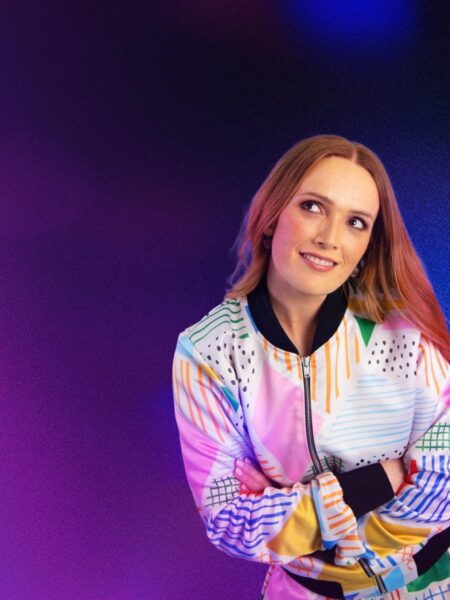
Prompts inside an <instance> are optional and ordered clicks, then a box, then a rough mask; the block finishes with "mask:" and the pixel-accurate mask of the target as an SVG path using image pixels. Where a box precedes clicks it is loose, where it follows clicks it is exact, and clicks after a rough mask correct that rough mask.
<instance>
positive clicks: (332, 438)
mask: <svg viewBox="0 0 450 600" xmlns="http://www.w3.org/2000/svg"><path fill="white" fill-rule="evenodd" d="M361 306H362V305H361V302H360V301H359V299H358V294H357V293H356V292H354V293H353V294H352V295H351V296H350V298H349V299H348V300H347V298H346V296H345V295H344V292H343V289H342V288H340V289H339V290H336V291H335V292H333V293H332V294H329V295H328V296H327V297H326V300H325V301H324V303H323V305H322V307H321V309H320V312H319V318H318V325H317V330H316V333H315V338H314V342H313V348H312V353H311V355H310V356H308V357H300V356H299V354H298V351H297V349H296V348H295V346H294V345H293V344H292V342H291V340H290V339H289V338H288V336H287V335H286V333H285V332H284V330H283V328H282V327H281V325H280V323H279V321H278V320H277V317H276V315H275V313H274V311H273V309H272V307H271V304H270V300H269V296H268V292H267V285H266V282H265V278H263V280H262V281H261V282H260V285H259V286H258V287H257V289H256V290H254V291H253V292H252V293H251V294H249V295H248V296H246V297H242V298H239V299H237V300H234V301H231V300H225V301H224V302H222V303H221V304H219V305H218V306H216V307H215V308H213V309H212V310H211V311H210V312H209V313H208V314H207V315H206V316H205V317H203V318H202V319H201V320H200V321H199V322H198V323H196V324H195V325H192V326H191V327H188V328H187V329H186V330H185V331H184V332H183V333H181V334H180V336H179V338H178V344H177V348H176V353H175V357H174V362H173V387H174V398H175V416H176V420H177V424H178V429H179V434H180V441H181V449H182V455H183V460H184V465H185V469H186V475H187V479H188V482H189V485H190V488H191V491H192V494H193V496H194V499H195V503H196V505H197V509H198V511H199V513H200V515H201V517H202V518H203V521H204V523H205V526H206V532H207V535H208V537H209V539H210V540H211V542H212V543H213V544H214V545H215V546H217V547H218V548H220V549H221V550H223V551H224V552H226V553H227V554H229V555H231V556H235V557H239V558H245V559H248V560H252V561H259V562H262V563H267V564H270V565H271V567H270V569H269V574H268V577H267V578H266V582H265V586H264V588H266V587H267V585H268V580H269V576H273V573H274V571H276V572H278V571H279V574H280V573H282V574H283V576H285V577H287V578H288V579H290V580H292V579H295V580H296V581H297V582H298V583H300V584H301V585H302V586H304V587H306V588H309V589H310V590H314V591H315V592H317V593H319V594H322V595H324V596H328V597H331V598H346V599H352V600H359V599H362V598H370V597H372V596H374V595H379V594H381V593H385V592H390V591H393V590H398V589H399V588H402V589H403V588H404V586H408V584H409V586H408V587H407V588H405V589H423V588H425V589H426V587H427V585H428V584H429V583H430V581H436V580H442V581H444V580H445V585H447V582H450V579H447V578H448V577H450V566H449V564H450V558H449V554H448V553H447V549H448V547H449V545H450V420H449V411H448V407H449V406H450V383H449V372H450V370H449V364H448V363H447V362H446V360H445V359H444V358H443V356H442V355H441V354H440V352H439V351H438V350H437V349H436V347H435V346H434V345H433V344H431V343H430V342H429V341H427V340H426V339H425V338H424V337H423V336H422V335H421V333H420V332H419V331H418V330H417V329H416V328H415V327H414V326H412V325H411V324H410V323H409V322H408V321H406V320H405V319H404V318H403V317H402V316H401V314H400V312H399V311H398V310H397V309H396V308H395V307H390V309H389V313H388V316H387V318H386V319H385V321H384V322H383V323H381V324H376V323H374V322H372V321H370V320H369V319H368V318H367V315H364V313H363V312H362V309H361ZM402 456H403V459H404V464H405V466H406V468H407V479H406V481H405V483H404V484H403V486H402V487H401V488H400V489H399V490H397V493H396V495H394V492H393V490H392V487H391V485H390V483H389V479H388V478H387V476H386V474H385V471H384V469H383V467H382V466H381V464H380V463H381V462H383V461H386V460H389V459H395V458H399V457H402ZM244 457H249V458H250V459H251V460H252V461H253V462H254V463H255V465H258V466H259V468H260V469H261V470H262V471H263V472H264V474H265V475H266V477H267V478H269V479H270V480H272V481H273V486H271V487H267V488H266V489H264V491H263V492H261V493H247V494H244V493H240V486H239V481H238V480H237V479H235V477H234V475H233V471H234V463H235V459H237V458H244ZM430 567H433V568H432V569H431V570H430ZM281 569H282V570H283V571H280V570H281ZM274 579H276V578H274ZM412 582H414V583H412ZM291 583H292V581H291ZM297 585H298V584H297ZM264 588H263V591H264ZM448 588H449V598H450V584H449V585H448ZM445 589H447V588H445ZM270 597H271V598H272V597H277V596H276V594H275V595H274V594H273V593H271V596H270ZM296 597H297V596H296ZM284 598H285V600H289V599H288V598H287V597H286V596H284Z"/></svg>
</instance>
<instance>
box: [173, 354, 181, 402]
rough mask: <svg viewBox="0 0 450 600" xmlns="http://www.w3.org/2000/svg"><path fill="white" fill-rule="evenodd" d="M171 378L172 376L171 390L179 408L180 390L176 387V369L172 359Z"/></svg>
mask: <svg viewBox="0 0 450 600" xmlns="http://www.w3.org/2000/svg"><path fill="white" fill-rule="evenodd" d="M172 378H173V391H174V396H175V402H176V403H177V404H178V407H179V408H180V409H181V404H180V391H179V389H178V378H177V371H176V368H175V361H173V366H172Z"/></svg>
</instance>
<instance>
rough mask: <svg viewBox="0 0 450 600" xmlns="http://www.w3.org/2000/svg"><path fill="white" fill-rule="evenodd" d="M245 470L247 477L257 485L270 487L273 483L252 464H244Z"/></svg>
mask: <svg viewBox="0 0 450 600" xmlns="http://www.w3.org/2000/svg"><path fill="white" fill-rule="evenodd" d="M243 471H244V473H245V474H246V475H247V477H248V478H250V479H251V480H252V481H253V483H254V484H255V485H258V486H261V487H268V486H270V485H271V482H270V480H269V479H267V477H266V476H265V475H264V474H263V473H261V471H259V469H257V468H256V467H254V466H253V465H252V464H249V463H246V464H244V467H243Z"/></svg>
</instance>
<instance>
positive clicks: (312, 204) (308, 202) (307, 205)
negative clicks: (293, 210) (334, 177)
mask: <svg viewBox="0 0 450 600" xmlns="http://www.w3.org/2000/svg"><path fill="white" fill-rule="evenodd" d="M301 207H302V209H303V210H306V211H307V212H315V213H317V212H320V208H319V207H320V204H319V203H318V202H316V201H315V200H306V201H305V202H302V203H301ZM311 207H312V208H314V207H315V208H316V210H312V208H311Z"/></svg>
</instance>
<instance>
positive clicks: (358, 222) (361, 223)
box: [349, 217, 367, 230]
mask: <svg viewBox="0 0 450 600" xmlns="http://www.w3.org/2000/svg"><path fill="white" fill-rule="evenodd" d="M349 223H356V224H355V225H353V228H354V229H361V230H364V229H367V223H366V222H365V221H363V220H362V219H360V218H359V217H352V218H351V219H350V221H349Z"/></svg>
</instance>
